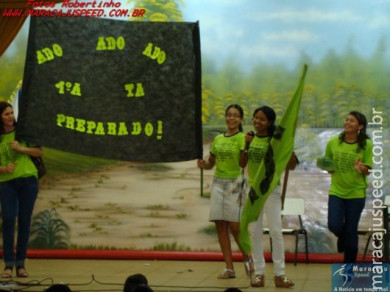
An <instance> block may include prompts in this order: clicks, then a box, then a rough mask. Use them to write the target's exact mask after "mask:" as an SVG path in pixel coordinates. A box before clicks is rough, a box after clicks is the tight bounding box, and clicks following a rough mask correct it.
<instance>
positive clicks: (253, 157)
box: [240, 106, 296, 288]
mask: <svg viewBox="0 0 390 292" xmlns="http://www.w3.org/2000/svg"><path fill="white" fill-rule="evenodd" d="M275 120H276V113H275V111H274V110H273V109H272V108H271V107H269V106H262V107H259V108H257V109H256V110H255V111H254V113H253V127H254V129H255V131H256V133H253V132H249V133H247V134H246V136H245V142H246V146H245V150H244V151H243V152H242V153H241V157H240V164H241V165H242V166H245V165H247V164H248V173H249V185H252V184H253V180H254V178H255V176H256V173H257V170H258V168H259V166H260V164H261V162H262V161H263V159H264V157H265V156H266V154H267V151H268V149H269V143H270V139H271V138H272V137H273V135H274V132H275V129H276V126H275ZM294 157H295V156H294ZM292 160H294V161H295V164H296V160H295V158H294V159H292ZM295 164H294V166H292V165H293V162H290V163H289V165H291V169H293V168H294V167H295ZM281 197H282V188H281V186H280V185H279V186H277V187H276V188H275V189H274V190H273V191H272V193H271V194H270V196H269V197H268V198H267V200H266V201H265V203H264V207H263V209H262V210H261V213H260V215H259V218H258V219H257V221H255V222H253V223H252V224H251V225H250V226H249V228H250V237H251V243H252V244H251V245H252V258H253V269H254V271H253V273H252V275H251V286H252V287H264V285H265V259H264V250H263V217H264V214H265V215H266V216H267V222H268V227H269V230H270V236H271V239H272V261H273V264H274V284H275V287H279V288H290V287H292V286H294V282H293V281H291V280H290V279H289V278H287V277H286V275H285V257H284V240H283V234H282V220H281V218H282V213H281V212H282V199H281Z"/></svg>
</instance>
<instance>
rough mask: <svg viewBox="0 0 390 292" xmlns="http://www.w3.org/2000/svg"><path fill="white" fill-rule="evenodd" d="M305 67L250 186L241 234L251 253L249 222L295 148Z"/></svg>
mask: <svg viewBox="0 0 390 292" xmlns="http://www.w3.org/2000/svg"><path fill="white" fill-rule="evenodd" d="M306 71H307V65H304V67H303V72H302V76H301V78H300V81H299V83H298V86H297V89H296V90H295V93H294V95H293V97H292V99H291V101H290V104H289V105H288V107H287V109H286V111H285V113H284V115H283V117H282V120H281V122H280V126H279V131H278V132H276V133H275V134H274V137H272V139H271V142H270V146H269V147H270V151H271V150H272V152H269V153H270V154H272V155H266V156H265V158H264V159H263V160H262V162H261V164H260V166H259V168H258V170H257V173H256V176H255V179H254V181H253V183H252V184H251V185H250V186H251V190H250V192H249V196H248V198H247V199H246V201H245V204H244V209H243V212H242V216H241V222H240V234H239V240H240V244H241V246H242V248H243V251H244V252H245V253H248V254H249V253H250V252H251V242H250V236H249V229H248V227H249V224H250V223H251V222H254V221H256V220H257V218H258V217H259V214H260V212H261V209H262V208H263V205H264V203H265V201H266V200H267V198H268V196H269V195H270V194H271V192H272V191H273V189H274V188H275V186H276V185H277V184H278V183H279V178H280V175H281V173H282V172H283V171H284V169H285V168H286V166H287V163H288V161H289V160H290V157H291V154H292V151H293V148H294V137H295V129H296V125H297V121H298V113H299V107H300V104H301V99H302V93H303V88H304V83H305V76H306ZM281 129H284V130H281ZM278 134H280V135H278Z"/></svg>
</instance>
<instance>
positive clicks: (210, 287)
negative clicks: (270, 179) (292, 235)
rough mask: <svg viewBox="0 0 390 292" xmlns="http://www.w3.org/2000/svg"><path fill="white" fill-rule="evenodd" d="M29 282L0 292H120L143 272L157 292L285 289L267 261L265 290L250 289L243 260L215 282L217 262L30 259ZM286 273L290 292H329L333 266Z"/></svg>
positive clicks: (13, 282) (15, 282) (9, 283)
mask: <svg viewBox="0 0 390 292" xmlns="http://www.w3.org/2000/svg"><path fill="white" fill-rule="evenodd" d="M26 268H27V270H28V272H29V278H26V279H21V278H16V277H14V278H12V279H9V280H8V279H1V284H0V291H44V290H45V289H46V288H48V287H49V286H50V285H52V284H57V283H65V284H68V285H69V287H70V288H71V289H72V291H74V292H75V291H91V292H92V291H99V292H101V291H105V292H108V291H123V284H124V282H125V280H126V278H127V277H128V276H129V275H131V274H135V273H142V274H144V275H145V276H146V277H147V278H148V280H149V285H150V286H151V287H152V288H153V290H154V291H155V292H158V291H183V292H184V291H204V292H214V291H218V292H222V291H223V290H225V289H226V288H228V287H237V288H240V289H241V290H242V291H262V292H270V291H285V290H286V289H280V288H275V287H274V283H273V265H272V263H267V270H266V287H264V288H251V287H250V286H249V280H248V278H247V277H246V275H245V272H244V266H243V264H242V263H241V262H235V270H236V275H237V277H236V278H235V279H229V280H218V279H217V276H218V275H219V273H221V271H222V270H223V268H224V263H223V262H220V261H211V262H209V261H168V260H62V259H61V260H56V259H29V260H28V261H27V262H26ZM286 274H287V276H288V277H289V278H291V279H292V280H293V281H294V282H295V287H294V288H293V289H290V290H293V291H296V292H300V291H305V292H313V291H315V292H329V291H330V290H331V264H311V263H310V264H305V263H298V264H297V266H294V264H293V263H286Z"/></svg>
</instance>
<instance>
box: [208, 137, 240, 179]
mask: <svg viewBox="0 0 390 292" xmlns="http://www.w3.org/2000/svg"><path fill="white" fill-rule="evenodd" d="M244 148H245V135H244V134H243V133H242V132H238V133H237V134H234V135H232V136H225V134H220V135H218V136H216V137H215V139H214V141H213V144H212V145H211V149H210V153H211V154H212V155H214V156H215V165H216V170H215V173H214V176H215V177H218V178H237V177H239V176H240V174H241V167H240V154H241V151H242V150H244Z"/></svg>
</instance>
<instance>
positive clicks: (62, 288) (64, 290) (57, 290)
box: [45, 284, 72, 292]
mask: <svg viewBox="0 0 390 292" xmlns="http://www.w3.org/2000/svg"><path fill="white" fill-rule="evenodd" d="M45 291H46V292H72V290H70V288H69V287H68V286H67V285H65V284H54V285H52V286H50V287H49V288H47V289H46V290H45Z"/></svg>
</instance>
